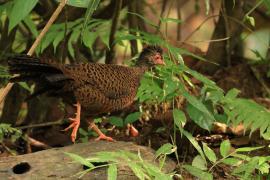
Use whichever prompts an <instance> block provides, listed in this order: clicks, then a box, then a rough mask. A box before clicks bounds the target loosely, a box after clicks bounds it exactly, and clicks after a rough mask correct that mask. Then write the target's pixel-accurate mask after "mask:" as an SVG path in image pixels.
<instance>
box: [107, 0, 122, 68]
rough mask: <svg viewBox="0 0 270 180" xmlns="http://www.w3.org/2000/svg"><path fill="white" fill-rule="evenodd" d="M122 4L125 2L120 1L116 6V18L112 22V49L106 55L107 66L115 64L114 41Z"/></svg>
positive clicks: (110, 44)
mask: <svg viewBox="0 0 270 180" xmlns="http://www.w3.org/2000/svg"><path fill="white" fill-rule="evenodd" d="M122 3H123V0H118V1H117V2H116V4H115V11H114V16H113V20H112V26H111V33H110V39H109V46H110V49H109V51H108V52H107V53H106V60H105V62H106V64H111V63H112V62H113V58H114V42H113V41H114V36H115V32H116V29H117V24H118V18H119V14H120V11H121V7H122Z"/></svg>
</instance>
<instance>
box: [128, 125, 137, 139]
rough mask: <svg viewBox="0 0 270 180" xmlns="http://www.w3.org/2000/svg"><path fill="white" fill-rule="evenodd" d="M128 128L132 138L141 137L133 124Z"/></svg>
mask: <svg viewBox="0 0 270 180" xmlns="http://www.w3.org/2000/svg"><path fill="white" fill-rule="evenodd" d="M127 127H128V130H129V133H130V135H131V136H132V137H137V136H138V135H139V132H138V130H137V129H136V128H135V127H134V126H133V125H132V124H128V125H127Z"/></svg>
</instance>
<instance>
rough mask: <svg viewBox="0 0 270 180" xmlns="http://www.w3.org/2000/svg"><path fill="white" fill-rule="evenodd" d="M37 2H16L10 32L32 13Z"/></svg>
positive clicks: (19, 0)
mask: <svg viewBox="0 0 270 180" xmlns="http://www.w3.org/2000/svg"><path fill="white" fill-rule="evenodd" d="M37 2H38V0H27V1H22V0H14V6H13V7H12V10H11V13H10V16H9V27H8V31H9V32H10V31H11V30H12V29H13V28H14V27H15V26H16V25H17V24H18V23H19V22H21V21H22V20H23V19H24V18H25V17H26V16H27V15H28V14H29V13H30V12H31V11H32V9H33V8H34V7H35V6H36V4H37Z"/></svg>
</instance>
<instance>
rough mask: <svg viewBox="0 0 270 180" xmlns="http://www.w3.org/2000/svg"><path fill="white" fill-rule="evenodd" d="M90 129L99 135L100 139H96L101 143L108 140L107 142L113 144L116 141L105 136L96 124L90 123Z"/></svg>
mask: <svg viewBox="0 0 270 180" xmlns="http://www.w3.org/2000/svg"><path fill="white" fill-rule="evenodd" d="M89 128H91V129H93V130H94V131H95V132H96V133H97V134H98V135H99V137H98V138H96V139H95V140H96V141H99V140H106V141H111V142H112V141H115V140H114V139H113V138H111V137H109V136H106V135H105V134H103V133H102V132H101V131H100V129H99V128H98V127H97V126H96V124H95V123H94V122H89Z"/></svg>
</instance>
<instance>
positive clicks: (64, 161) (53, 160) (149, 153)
mask: <svg viewBox="0 0 270 180" xmlns="http://www.w3.org/2000/svg"><path fill="white" fill-rule="evenodd" d="M119 150H123V151H129V152H134V153H136V154H137V153H138V151H140V154H141V157H142V158H143V160H145V161H147V162H152V163H154V164H157V163H158V162H154V159H155V157H154V156H155V154H154V151H153V150H152V149H151V148H148V147H144V146H139V145H135V144H133V143H131V142H121V141H117V142H104V141H98V142H96V141H92V142H88V143H79V144H74V145H71V146H66V147H61V148H53V149H48V150H43V151H39V152H35V153H31V154H25V155H19V156H10V157H4V158H1V159H0V179H20V180H28V179H39V180H40V179H77V178H78V177H76V174H77V173H78V172H80V171H83V170H84V167H83V165H81V164H79V163H75V162H74V161H73V160H72V159H71V158H70V157H68V156H67V155H66V154H65V153H64V152H68V153H74V154H78V155H80V156H82V157H85V158H87V157H91V156H94V154H95V153H97V152H101V151H109V152H117V151H119ZM175 166H176V164H175V162H174V161H172V160H170V159H168V158H167V160H166V163H165V165H164V168H163V169H162V170H163V171H164V172H166V173H168V172H172V171H173V170H174V169H175ZM74 175H75V176H74ZM81 179H107V167H104V168H98V169H95V170H92V171H91V172H90V173H87V174H86V175H84V176H83V177H82V178H81ZM117 179H123V180H124V179H138V178H137V177H136V176H135V175H134V174H133V172H132V171H131V169H130V168H129V167H127V166H122V165H121V164H118V170H117Z"/></svg>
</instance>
